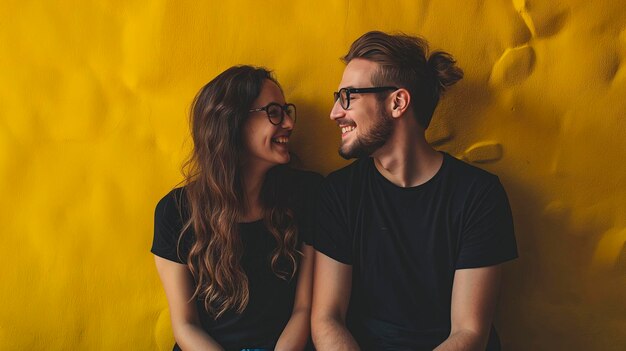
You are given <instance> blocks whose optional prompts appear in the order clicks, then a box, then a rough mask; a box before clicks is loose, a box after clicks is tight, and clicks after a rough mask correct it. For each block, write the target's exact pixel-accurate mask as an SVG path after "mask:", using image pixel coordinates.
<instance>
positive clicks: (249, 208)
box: [239, 167, 268, 222]
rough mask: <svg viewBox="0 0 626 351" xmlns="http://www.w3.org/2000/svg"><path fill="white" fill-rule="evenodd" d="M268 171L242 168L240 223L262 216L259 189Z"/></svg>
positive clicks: (256, 168) (257, 168)
mask: <svg viewBox="0 0 626 351" xmlns="http://www.w3.org/2000/svg"><path fill="white" fill-rule="evenodd" d="M267 171H268V169H265V168H260V167H243V168H242V180H243V184H242V185H243V201H244V203H243V211H242V213H241V216H240V219H239V221H240V222H253V221H256V220H258V219H260V218H261V217H262V216H263V206H262V204H261V189H262V188H263V183H264V182H265V175H266V174H267Z"/></svg>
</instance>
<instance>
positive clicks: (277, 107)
mask: <svg viewBox="0 0 626 351" xmlns="http://www.w3.org/2000/svg"><path fill="white" fill-rule="evenodd" d="M259 111H265V113H266V114H267V119H269V120H270V123H271V124H273V125H275V126H277V125H280V124H282V123H283V121H284V120H285V114H287V115H288V116H289V117H290V118H291V119H292V120H293V122H294V123H296V105H294V104H284V105H281V104H279V103H277V102H270V103H269V104H267V105H265V106H263V107H259V108H255V109H252V110H250V111H248V112H259Z"/></svg>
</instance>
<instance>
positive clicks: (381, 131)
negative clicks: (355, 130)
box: [339, 104, 393, 160]
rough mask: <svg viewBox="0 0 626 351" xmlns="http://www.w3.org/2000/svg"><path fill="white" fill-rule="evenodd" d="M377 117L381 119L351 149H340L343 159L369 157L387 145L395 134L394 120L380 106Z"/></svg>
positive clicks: (342, 147)
mask: <svg viewBox="0 0 626 351" xmlns="http://www.w3.org/2000/svg"><path fill="white" fill-rule="evenodd" d="M381 105H382V104H381ZM377 115H378V116H380V117H378V118H377V119H376V121H375V123H374V124H373V125H372V127H371V128H370V130H369V131H367V132H366V133H365V134H364V135H362V136H360V137H358V138H357V139H356V140H355V141H354V142H353V143H352V146H350V148H349V149H346V148H344V145H341V146H340V147H339V155H341V157H343V158H345V159H346V160H349V159H351V158H362V157H369V156H370V155H371V154H373V153H374V152H375V151H376V150H378V149H379V148H380V147H381V146H383V145H385V143H386V142H387V140H388V139H389V137H390V136H391V133H392V132H393V119H392V117H391V115H389V114H388V113H387V111H385V109H384V108H383V107H382V106H380V105H379V109H378V113H377Z"/></svg>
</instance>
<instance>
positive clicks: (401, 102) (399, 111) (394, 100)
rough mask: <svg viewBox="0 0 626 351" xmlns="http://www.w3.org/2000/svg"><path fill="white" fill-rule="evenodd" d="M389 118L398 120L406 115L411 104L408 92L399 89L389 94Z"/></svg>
mask: <svg viewBox="0 0 626 351" xmlns="http://www.w3.org/2000/svg"><path fill="white" fill-rule="evenodd" d="M390 97H391V102H390V104H391V117H393V118H398V117H401V116H402V115H404V114H405V113H406V111H407V110H408V108H409V104H410V102H411V94H409V91H408V90H406V89H404V88H400V89H398V90H396V91H394V92H393V93H392V94H391V96H390Z"/></svg>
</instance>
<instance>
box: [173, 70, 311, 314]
mask: <svg viewBox="0 0 626 351" xmlns="http://www.w3.org/2000/svg"><path fill="white" fill-rule="evenodd" d="M266 80H271V81H273V82H274V83H276V84H277V85H278V82H277V81H276V79H275V78H274V77H273V76H272V74H271V72H270V71H268V70H266V69H264V68H257V67H251V66H235V67H231V68H229V69H227V70H226V71H224V72H222V73H221V74H220V75H218V76H217V77H215V78H214V79H213V80H212V81H210V82H209V83H208V84H206V85H205V86H204V87H203V88H202V89H201V90H200V91H199V92H198V94H197V95H196V97H195V99H194V101H193V104H192V106H191V113H190V124H191V133H192V139H193V146H194V147H193V152H192V154H191V156H190V157H189V159H188V160H187V162H186V163H185V164H184V166H183V174H184V176H185V181H184V183H185V189H186V192H185V193H186V196H187V200H188V204H189V215H190V218H189V220H188V221H187V222H186V223H185V224H184V226H183V229H182V231H181V237H180V239H179V241H178V246H179V248H180V246H181V242H182V240H181V239H182V238H183V235H189V234H186V233H188V232H189V231H188V229H193V231H191V232H193V233H194V234H195V240H194V243H193V245H192V247H191V249H190V252H189V256H188V260H187V265H188V266H189V269H190V270H191V273H192V275H193V277H194V279H195V282H196V289H195V292H194V295H193V298H192V299H198V298H199V299H202V300H203V301H204V308H205V309H206V311H207V312H208V313H209V314H211V315H212V316H213V318H215V319H217V318H219V317H220V316H221V315H222V314H223V313H224V312H226V311H227V310H229V309H232V310H234V311H236V312H237V313H241V312H243V310H244V309H245V308H246V306H247V304H248V301H249V297H250V296H249V290H248V277H247V276H246V274H245V272H244V271H243V269H242V266H241V257H242V254H243V245H242V241H241V238H240V235H239V231H238V222H239V219H240V218H241V216H242V215H243V214H244V213H243V212H244V211H245V209H244V204H245V198H244V197H245V194H244V192H243V189H244V187H243V180H242V177H241V172H242V169H241V165H242V162H243V156H244V153H245V151H244V147H243V145H244V144H243V140H242V134H241V133H242V126H243V124H244V122H245V121H246V119H247V118H248V115H249V112H248V111H249V110H250V108H251V107H252V103H253V102H254V100H256V98H257V97H258V96H259V95H260V94H261V89H262V87H263V84H264V83H265V82H266ZM278 86H279V87H280V85H278ZM268 123H269V122H268ZM286 171H287V170H286V169H283V167H280V166H278V167H274V168H273V169H271V170H270V171H269V172H268V173H267V175H266V179H265V181H264V184H263V187H262V190H261V195H260V196H261V203H262V206H263V219H264V224H265V226H266V228H267V229H268V230H269V232H270V233H271V234H272V235H273V236H274V239H275V240H276V248H275V249H274V251H273V252H272V255H271V257H270V260H269V261H270V262H269V264H270V265H271V268H272V271H273V272H274V274H275V275H276V276H278V277H280V278H281V279H285V280H287V279H292V278H293V276H294V275H295V273H296V270H297V262H298V254H299V252H298V251H297V250H296V242H297V227H296V223H295V217H294V214H293V212H292V211H291V210H290V209H289V206H288V205H287V204H286V201H287V200H286V199H287V196H288V195H287V194H286V193H287V191H286V189H282V191H279V190H278V189H279V188H278V187H279V186H280V185H281V183H283V181H282V180H281V177H282V176H283V175H284V174H285V172H286Z"/></svg>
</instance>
